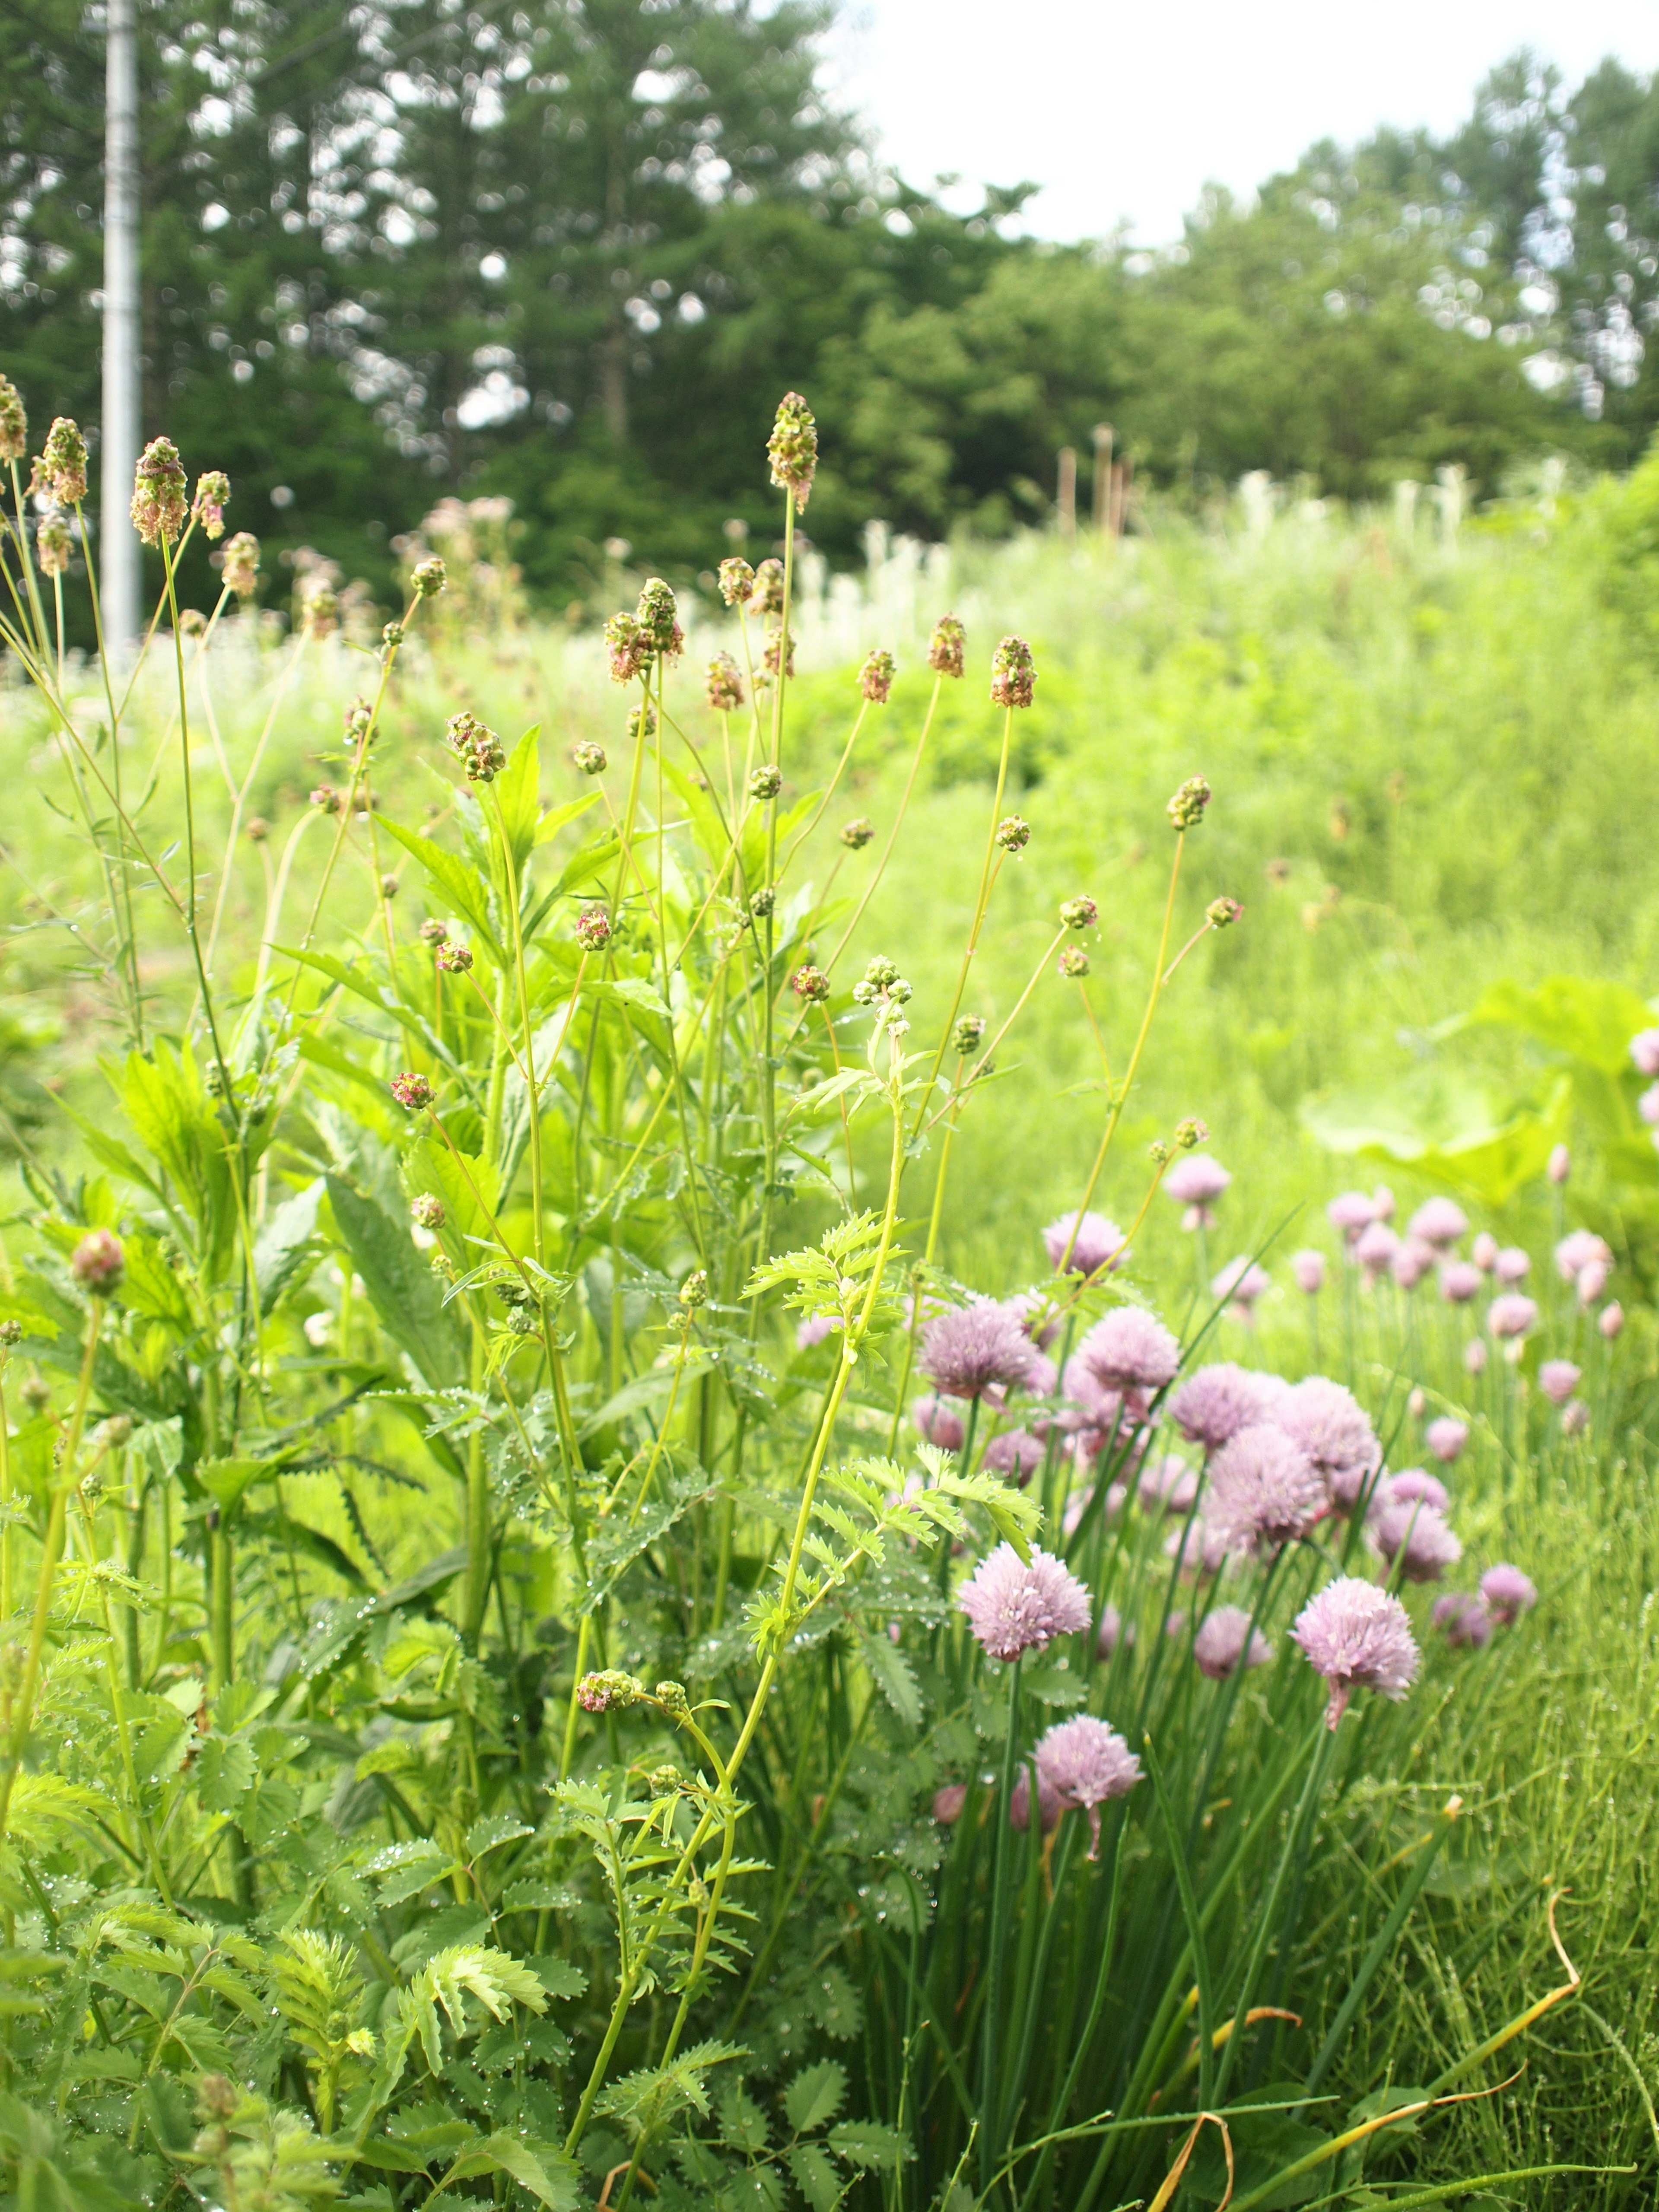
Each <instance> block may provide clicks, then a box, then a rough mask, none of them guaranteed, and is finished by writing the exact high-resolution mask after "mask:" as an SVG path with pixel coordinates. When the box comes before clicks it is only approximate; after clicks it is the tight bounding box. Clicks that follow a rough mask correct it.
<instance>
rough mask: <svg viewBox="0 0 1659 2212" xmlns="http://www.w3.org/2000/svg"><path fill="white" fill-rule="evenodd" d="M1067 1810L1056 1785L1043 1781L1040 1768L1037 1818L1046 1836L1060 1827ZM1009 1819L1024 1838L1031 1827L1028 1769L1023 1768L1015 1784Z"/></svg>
mask: <svg viewBox="0 0 1659 2212" xmlns="http://www.w3.org/2000/svg"><path fill="white" fill-rule="evenodd" d="M1065 1810H1066V1807H1065V1804H1064V1803H1063V1802H1062V1801H1061V1799H1060V1796H1059V1794H1058V1792H1057V1791H1056V1790H1055V1789H1054V1784H1052V1783H1050V1782H1045V1781H1044V1780H1043V1778H1042V1769H1041V1768H1040V1767H1039V1768H1038V1770H1037V1817H1038V1819H1039V1820H1041V1821H1042V1832H1043V1834H1044V1835H1045V1836H1049V1835H1052V1834H1053V1833H1054V1830H1055V1829H1056V1828H1057V1827H1058V1826H1060V1814H1062V1813H1063V1812H1064V1811H1065ZM1008 1819H1009V1821H1010V1824H1011V1825H1012V1826H1014V1827H1016V1828H1018V1830H1019V1832H1020V1833H1021V1835H1022V1836H1023V1835H1024V1833H1025V1831H1026V1829H1027V1828H1028V1827H1029V1826H1030V1820H1031V1777H1030V1772H1029V1771H1027V1769H1026V1768H1024V1767H1023V1766H1022V1767H1021V1769H1020V1771H1019V1779H1018V1781H1017V1782H1016V1783H1015V1784H1014V1794H1013V1796H1012V1797H1011V1798H1010V1799H1009V1800H1008Z"/></svg>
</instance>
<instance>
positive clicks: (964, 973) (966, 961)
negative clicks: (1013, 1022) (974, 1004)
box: [911, 707, 1014, 1136]
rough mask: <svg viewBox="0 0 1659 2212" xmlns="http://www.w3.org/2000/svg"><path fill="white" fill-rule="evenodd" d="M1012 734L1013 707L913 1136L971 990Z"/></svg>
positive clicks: (1007, 714)
mask: <svg viewBox="0 0 1659 2212" xmlns="http://www.w3.org/2000/svg"><path fill="white" fill-rule="evenodd" d="M1013 730H1014V710H1013V708H1012V707H1005V708H1004V709H1003V713H1002V749H1001V750H1000V752H999V754H998V755H997V787H996V795H995V797H994V799H992V801H991V827H990V829H989V830H988V831H987V834H986V838H985V859H984V860H983V862H982V863H981V866H980V872H979V894H978V896H977V897H976V898H975V901H974V918H973V921H972V922H971V923H970V924H969V930H968V944H967V948H966V950H965V951H963V956H962V970H961V973H960V974H959V975H957V987H956V989H955V991H954V992H953V993H952V994H951V1009H950V1012H948V1013H947V1014H946V1015H945V1025H944V1027H943V1029H942V1030H940V1031H939V1049H938V1050H937V1051H936V1052H935V1053H934V1054H933V1066H932V1067H931V1068H930V1069H929V1070H928V1073H927V1082H926V1083H925V1084H924V1085H922V1086H921V1103H920V1104H919V1105H918V1106H917V1108H916V1118H915V1126H914V1127H913V1128H912V1130H911V1134H912V1136H915V1135H916V1134H918V1133H920V1131H921V1125H922V1122H923V1121H924V1120H925V1119H926V1117H927V1107H928V1102H929V1100H930V1099H931V1098H932V1097H933V1085H935V1084H936V1083H937V1082H938V1080H939V1069H940V1068H941V1067H942V1066H944V1064H945V1050H946V1048H947V1047H948V1046H949V1044H950V1042H951V1032H952V1030H954V1029H955V1028H956V1025H957V1015H958V1014H959V1013H960V1012H962V1000H963V993H964V992H965V991H966V990H967V988H968V976H969V970H970V969H972V967H973V964H974V955H975V952H977V951H978V950H979V933H980V931H981V929H982V928H983V927H984V926H985V910H986V908H987V907H988V906H989V904H990V902H991V886H992V884H994V882H995V880H996V861H997V824H998V823H1000V821H1001V819H1002V799H1003V793H1004V792H1005V791H1006V788H1007V784H1008V750H1009V747H1010V745H1011V744H1012V739H1013Z"/></svg>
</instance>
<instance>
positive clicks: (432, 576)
mask: <svg viewBox="0 0 1659 2212" xmlns="http://www.w3.org/2000/svg"><path fill="white" fill-rule="evenodd" d="M409 580H410V583H411V584H412V585H413V586H414V587H415V596H416V599H436V598H437V596H438V594H439V592H441V591H442V589H443V588H444V586H445V585H446V584H447V582H448V581H449V571H448V570H447V568H445V567H444V564H443V562H441V561H440V560H439V559H438V557H437V556H436V555H434V556H432V558H431V559H430V560H429V561H418V562H416V564H415V567H414V568H413V570H412V571H411V572H410V579H409Z"/></svg>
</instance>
